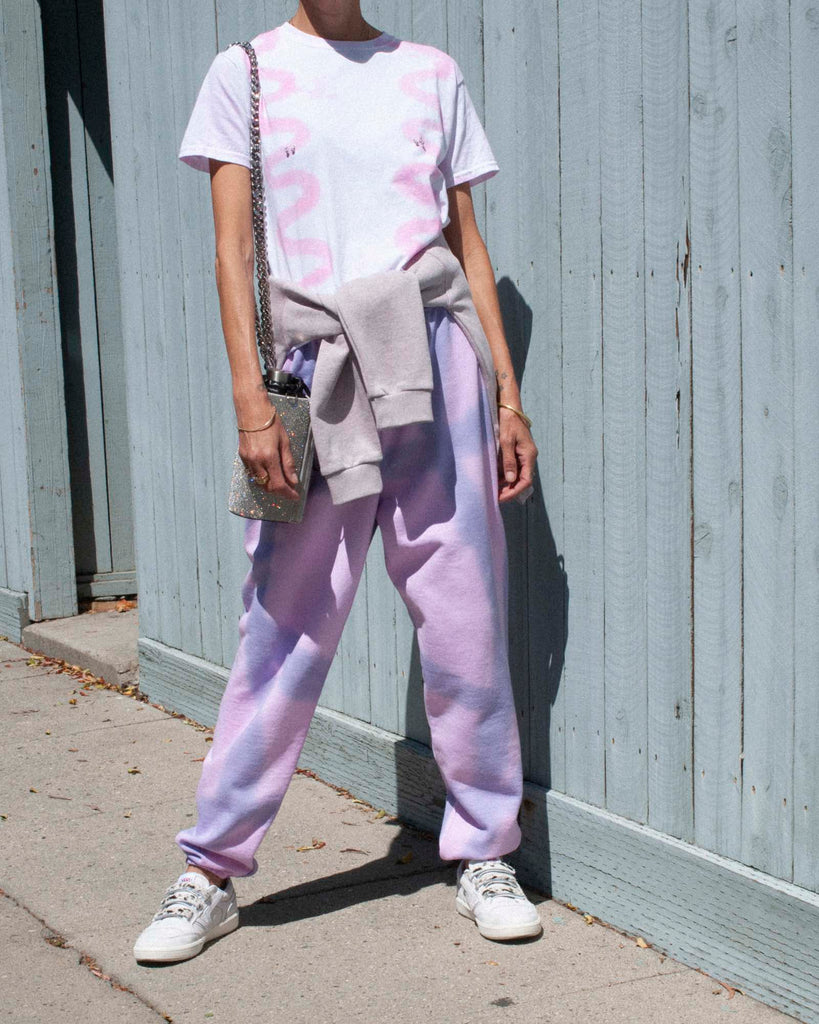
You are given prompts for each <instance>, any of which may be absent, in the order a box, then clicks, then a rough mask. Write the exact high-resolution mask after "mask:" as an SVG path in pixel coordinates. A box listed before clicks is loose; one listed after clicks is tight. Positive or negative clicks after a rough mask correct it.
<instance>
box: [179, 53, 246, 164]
mask: <svg viewBox="0 0 819 1024" xmlns="http://www.w3.org/2000/svg"><path fill="white" fill-rule="evenodd" d="M179 159H180V160H182V161H184V162H185V163H186V164H189V165H190V166H191V167H194V168H196V170H198V171H207V170H209V163H208V161H209V160H211V159H213V160H224V161H225V162H226V163H234V164H242V166H244V167H250V71H249V61H248V58H247V55H246V54H245V52H244V51H243V50H242V49H241V48H240V47H238V46H231V47H228V49H226V50H222V51H221V52H220V53H217V54H216V56H215V57H214V59H213V61H212V63H211V65H210V67H209V68H208V72H207V74H206V75H205V79H204V81H203V82H202V86H201V88H200V90H199V95H198V96H197V98H196V103H195V104H194V107H193V111H192V112H191V115H190V119H189V120H188V126H187V128H186V129H185V134H184V136H183V138H182V144H181V146H180V149H179Z"/></svg>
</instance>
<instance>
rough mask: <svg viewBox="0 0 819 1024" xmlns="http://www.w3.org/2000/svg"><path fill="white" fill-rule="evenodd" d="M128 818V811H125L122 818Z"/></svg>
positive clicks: (129, 814)
mask: <svg viewBox="0 0 819 1024" xmlns="http://www.w3.org/2000/svg"><path fill="white" fill-rule="evenodd" d="M130 817H131V812H130V811H126V812H125V814H123V818H130Z"/></svg>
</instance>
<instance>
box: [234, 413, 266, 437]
mask: <svg viewBox="0 0 819 1024" xmlns="http://www.w3.org/2000/svg"><path fill="white" fill-rule="evenodd" d="M275 418H276V410H275V408H274V409H273V415H272V416H271V417H270V419H269V420H268V421H267V423H265V424H264V426H262V427H239V426H237V428H236V429H237V430H241V431H242V433H243V434H255V433H256V432H257V431H258V430H267V428H268V427H269V426H270V425H271V424H272V423H273V420H275Z"/></svg>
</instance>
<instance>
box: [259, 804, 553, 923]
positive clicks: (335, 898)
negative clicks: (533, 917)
mask: <svg viewBox="0 0 819 1024" xmlns="http://www.w3.org/2000/svg"><path fill="white" fill-rule="evenodd" d="M392 824H393V825H394V828H395V835H394V836H393V838H392V840H391V842H390V845H389V848H388V850H387V851H386V853H385V854H384V855H383V856H381V857H378V858H376V859H374V860H368V861H367V862H366V863H363V864H359V865H357V866H356V867H351V868H349V869H347V870H346V871H338V872H336V873H334V874H329V875H323V876H322V877H321V878H316V879H312V880H311V881H309V882H302V883H300V884H299V885H291V886H288V887H287V888H286V889H280V890H278V891H277V892H275V893H270V894H269V895H266V896H262V897H260V898H259V899H257V900H256V901H255V902H254V903H252V904H250V905H248V906H245V907H242V908H241V910H240V920H241V926H242V927H243V928H247V927H262V928H267V927H271V926H274V925H283V924H289V923H291V922H293V921H303V920H306V919H308V918H313V917H321V916H322V915H323V914H332V913H335V912H336V911H339V910H345V909H346V908H348V907H353V906H357V905H359V904H361V903H367V902H370V901H375V900H381V899H385V898H387V897H390V896H411V895H412V894H413V893H417V892H419V891H421V890H422V889H425V888H426V887H427V886H429V885H436V884H441V883H443V884H444V885H446V886H447V887H448V888H449V889H451V890H453V891H452V894H451V896H449V898H450V899H451V901H452V912H453V914H454V913H456V910H455V904H454V899H455V896H454V888H455V873H454V871H453V870H452V865H450V864H448V863H446V862H444V861H441V860H440V858H439V857H438V847H437V839H436V836H435V835H433V834H432V833H429V832H424V831H422V830H420V829H416V828H414V827H412V826H410V825H407V824H406V823H403V822H400V821H394V822H393V823H392ZM381 827H383V826H381ZM410 853H411V855H412V856H411V858H410V857H409V856H408V855H409V854H410ZM535 902H539V900H538V899H536V900H535ZM527 941H528V940H527Z"/></svg>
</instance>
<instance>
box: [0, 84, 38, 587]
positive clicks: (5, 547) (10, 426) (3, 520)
mask: <svg viewBox="0 0 819 1024" xmlns="http://www.w3.org/2000/svg"><path fill="white" fill-rule="evenodd" d="M5 88H6V86H5V84H4V82H3V79H2V76H0V139H5V138H6V128H5V113H4V112H5V104H6V101H5V92H4V91H5ZM10 198H11V197H10V180H9V172H8V165H7V163H6V148H5V146H2V145H0V358H2V361H3V366H4V367H6V372H5V373H0V431H2V438H3V443H2V444H0V572H2V577H0V586H2V587H4V588H5V589H7V590H14V591H17V592H20V593H25V592H27V591H28V589H29V586H30V584H31V566H30V564H29V565H26V560H25V551H26V546H27V540H28V538H27V519H28V516H27V506H28V500H27V499H28V484H27V482H26V455H25V443H26V441H25V412H24V410H23V381H22V376H21V373H22V368H21V366H20V350H19V345H20V341H19V338H18V334H17V310H16V307H15V284H14V246H13V244H12V238H13V219H12V212H11V203H10Z"/></svg>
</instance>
